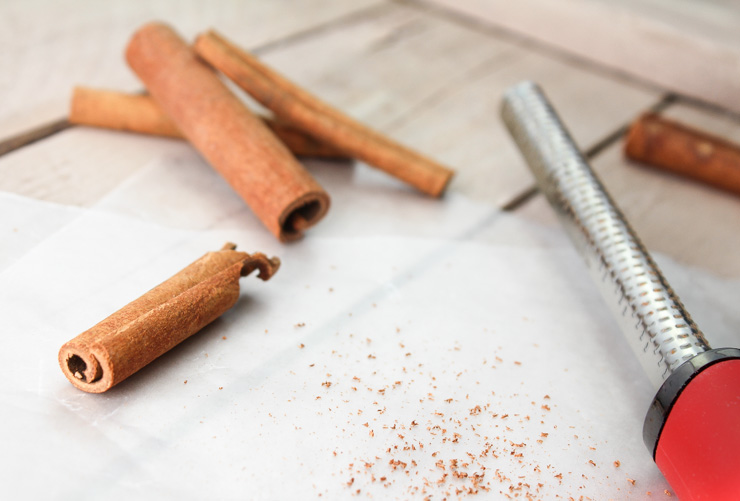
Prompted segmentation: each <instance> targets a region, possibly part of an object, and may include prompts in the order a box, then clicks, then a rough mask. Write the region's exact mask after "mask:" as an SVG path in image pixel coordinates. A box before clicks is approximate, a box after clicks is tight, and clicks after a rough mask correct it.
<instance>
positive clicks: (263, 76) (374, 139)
mask: <svg viewBox="0 0 740 501" xmlns="http://www.w3.org/2000/svg"><path fill="white" fill-rule="evenodd" d="M194 48H195V51H196V52H197V53H198V55H200V56H201V57H202V58H203V59H205V60H206V61H207V62H208V63H210V64H211V65H212V66H213V67H215V68H216V69H218V70H219V71H221V72H222V73H224V74H225V75H226V76H227V77H229V78H230V79H231V80H233V81H234V82H235V83H236V84H237V85H238V86H239V87H241V88H242V89H244V90H245V91H246V92H247V93H249V94H250V95H251V96H252V97H254V98H255V99H256V100H257V101H258V102H260V103H261V104H262V105H263V106H265V107H266V108H268V109H270V110H271V111H272V112H273V114H274V115H275V116H276V117H277V118H279V119H281V120H284V121H285V122H288V123H290V124H291V125H294V126H295V127H298V128H300V129H301V130H303V131H304V132H306V133H307V134H310V135H312V136H313V137H315V138H316V139H318V140H320V141H322V142H324V143H326V144H329V145H332V146H334V147H336V148H338V149H340V150H342V151H345V152H347V153H348V154H349V155H351V156H352V157H355V158H358V159H360V160H362V161H364V162H366V163H368V164H369V165H372V166H375V167H377V168H379V169H382V170H384V171H385V172H387V173H389V174H391V175H392V176H395V177H397V178H399V179H401V180H403V181H405V182H406V183H408V184H410V185H412V186H414V187H416V188H417V189H419V190H421V191H422V192H424V193H427V194H429V195H431V196H435V197H437V196H440V195H441V194H442V192H443V191H444V190H445V188H446V187H447V184H448V183H449V181H450V178H451V177H452V175H453V174H454V171H452V170H451V169H448V168H447V167H444V166H443V165H440V164H439V163H437V162H435V161H433V160H431V159H429V158H426V157H424V156H422V155H420V154H419V153H417V152H415V151H412V150H410V149H408V148H406V147H404V146H402V145H400V144H398V143H396V142H394V141H392V140H390V139H389V138H387V137H385V136H383V135H382V134H379V133H378V132H375V131H374V130H372V129H370V128H368V127H366V126H364V125H362V124H360V123H359V122H357V121H356V120H354V119H352V118H350V117H348V116H347V115H345V114H343V113H341V112H340V111H338V110H336V109H335V108H332V107H331V106H329V105H328V104H326V103H324V102H322V101H321V100H320V99H318V98H317V97H316V96H313V95H312V94H310V93H308V92H306V91H305V90H303V89H301V88H300V87H298V86H297V85H295V84H294V83H292V82H290V81H288V80H287V79H286V78H284V77H283V76H281V75H279V74H278V73H276V72H275V71H273V70H271V69H270V68H268V67H267V66H265V65H264V64H262V63H261V62H260V61H258V60H257V59H256V58H255V57H254V56H252V55H251V54H249V53H247V52H246V51H243V50H241V49H240V48H239V47H237V46H235V45H234V44H232V43H230V42H229V41H228V40H226V39H225V38H224V37H222V36H221V35H219V34H217V33H216V32H214V31H209V32H207V33H205V34H202V35H200V36H199V37H198V38H197V40H196V42H195V45H194Z"/></svg>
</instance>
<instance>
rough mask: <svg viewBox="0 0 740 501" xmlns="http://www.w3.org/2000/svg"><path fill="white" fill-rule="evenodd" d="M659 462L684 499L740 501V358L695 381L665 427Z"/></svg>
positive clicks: (710, 369)
mask: <svg viewBox="0 0 740 501" xmlns="http://www.w3.org/2000/svg"><path fill="white" fill-rule="evenodd" d="M655 462H656V463H657V464H658V467H659V468H660V470H661V471H662V472H663V475H664V476H665V478H666V480H668V483H670V484H671V487H673V490H674V491H675V493H676V495H677V496H678V498H679V499H680V500H681V501H693V500H704V499H706V500H712V501H724V500H728V501H729V500H732V501H737V500H740V360H738V359H734V360H723V361H720V362H718V363H715V364H713V365H711V366H709V367H707V368H706V369H704V370H702V371H701V372H700V373H699V374H697V375H696V376H695V377H693V378H692V379H691V381H690V382H689V383H688V385H687V386H686V387H685V388H684V389H683V390H682V391H681V393H680V395H679V396H678V398H677V400H676V401H675V402H674V403H673V406H672V408H671V410H670V413H669V414H668V418H667V419H666V421H665V424H664V425H663V429H662V431H661V432H660V438H659V440H658V444H657V448H656V450H655Z"/></svg>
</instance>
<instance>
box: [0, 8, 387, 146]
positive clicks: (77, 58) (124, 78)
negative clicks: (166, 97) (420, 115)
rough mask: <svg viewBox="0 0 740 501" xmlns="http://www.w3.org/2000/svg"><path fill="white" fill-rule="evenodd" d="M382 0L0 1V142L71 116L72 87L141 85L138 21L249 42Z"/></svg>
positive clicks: (273, 37)
mask: <svg viewBox="0 0 740 501" xmlns="http://www.w3.org/2000/svg"><path fill="white" fill-rule="evenodd" d="M378 4H382V2H381V1H380V0H310V1H305V0H304V1H300V2H297V1H289V0H259V1H256V0H251V1H248V2H238V1H228V2H226V1H224V2H221V1H219V2H206V1H201V0H186V1H181V0H152V1H147V2H131V1H127V0H112V1H106V2H99V1H95V0H70V1H65V2H48V1H44V0H8V1H4V2H2V3H0V47H2V50H0V140H1V139H3V138H6V137H9V136H12V135H15V134H18V133H20V132H22V131H24V130H27V129H29V128H31V127H35V126H38V125H41V124H43V123H45V122H49V121H52V120H56V119H59V118H61V117H63V116H65V115H66V114H67V108H68V102H69V99H70V95H71V90H72V87H73V86H74V85H88V86H91V87H110V88H118V89H121V90H136V89H138V88H140V87H141V84H140V83H139V82H138V80H137V79H136V77H135V76H134V75H133V74H132V72H131V71H130V70H129V68H128V67H127V65H126V63H125V61H124V58H123V53H124V49H125V47H126V44H127V42H128V39H129V38H130V36H131V35H132V33H133V32H134V30H136V28H138V27H139V26H140V25H142V24H144V23H146V22H148V21H152V20H163V21H165V22H168V23H170V24H172V25H173V26H174V27H175V28H176V29H177V30H178V31H179V32H180V33H181V34H182V35H183V36H185V37H188V38H192V37H193V36H194V35H195V34H196V33H198V32H201V31H204V30H206V29H208V28H211V27H213V28H216V29H218V30H220V31H222V32H224V33H225V34H227V35H228V36H229V37H231V38H233V39H234V40H235V41H237V42H238V43H240V44H243V45H244V46H246V47H255V46H260V45H265V44H268V43H273V42H277V41H279V40H281V39H283V38H285V37H288V36H290V35H294V34H296V33H299V32H302V31H305V30H308V29H310V28H312V27H316V26H319V25H323V24H325V23H327V22H330V21H332V20H336V19H339V18H341V17H342V16H346V15H350V14H351V13H354V12H360V11H362V10H363V9H366V8H368V7H370V6H373V5H378Z"/></svg>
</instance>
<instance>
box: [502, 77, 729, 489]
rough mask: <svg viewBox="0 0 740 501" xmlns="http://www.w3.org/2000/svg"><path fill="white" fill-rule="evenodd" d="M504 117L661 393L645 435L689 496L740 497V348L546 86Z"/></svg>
mask: <svg viewBox="0 0 740 501" xmlns="http://www.w3.org/2000/svg"><path fill="white" fill-rule="evenodd" d="M501 114H502V117H503V120H504V122H505V124H506V126H507V127H508V128H509V131H510V132H511V135H512V136H513V138H514V140H515V141H516V143H517V145H518V146H519V148H520V150H521V151H522V153H523V155H524V158H525V160H526V161H527V163H528V164H529V167H530V168H531V169H532V172H534V175H535V177H536V179H537V184H538V185H539V188H540V190H541V191H542V192H543V193H544V195H545V196H546V197H547V200H548V201H549V202H550V205H551V206H552V207H553V208H554V209H555V212H556V213H557V215H558V217H559V219H560V221H561V222H562V224H563V226H564V227H565V228H566V230H567V231H568V233H569V234H570V237H571V240H572V241H573V242H574V244H575V245H576V247H577V249H578V251H579V252H580V254H581V256H582V257H583V258H584V260H585V261H586V265H587V267H588V270H589V272H590V273H591V276H592V278H593V279H594V282H595V283H596V284H597V285H598V286H599V288H600V290H601V293H602V296H603V297H604V299H605V300H606V302H607V304H608V305H609V306H610V308H611V309H612V312H613V313H614V316H615V318H616V319H617V320H618V322H619V324H620V326H621V328H622V332H623V333H624V335H625V336H626V338H627V341H628V342H629V345H630V346H631V348H632V351H634V353H635V355H636V356H637V358H638V360H639V361H640V363H641V365H642V367H643V369H644V370H645V373H646V374H647V376H648V377H649V378H650V380H651V381H652V383H653V385H654V387H655V388H656V389H657V393H656V396H655V398H654V400H653V402H652V404H651V405H650V407H649V409H648V412H647V416H646V418H645V423H644V427H643V439H644V441H645V444H646V445H647V447H648V449H649V450H650V451H651V453H652V455H653V458H654V459H655V461H656V463H657V464H658V467H659V468H660V470H661V471H662V472H663V474H664V475H665V477H666V479H667V480H668V481H669V483H670V484H671V485H672V486H673V488H674V490H675V491H676V494H678V496H679V497H680V498H681V499H682V500H685V499H712V500H714V499H737V498H736V497H733V496H736V495H738V493H740V475H737V471H739V470H740V454H739V453H738V451H740V426H738V423H740V350H738V349H735V348H721V349H715V350H712V349H711V348H710V346H709V343H708V342H707V340H706V339H705V338H704V335H703V334H702V332H701V331H700V330H699V328H698V327H697V326H696V324H695V323H694V322H693V321H692V320H691V317H690V316H689V314H688V313H687V312H686V309H685V308H684V306H683V304H681V301H680V300H679V299H678V296H676V294H675V293H674V292H673V289H671V287H670V285H668V282H667V281H666V279H665V277H663V274H662V273H661V272H660V270H659V269H658V266H657V265H656V264H655V262H654V261H653V259H652V258H651V257H650V254H649V253H648V251H647V249H645V247H644V246H643V245H642V243H641V242H640V239H639V238H638V237H637V235H636V234H635V232H634V230H633V229H632V228H631V227H630V225H629V223H628V222H627V220H626V219H625V217H624V215H623V214H622V212H621V211H620V210H619V209H618V208H617V207H616V205H615V204H614V202H613V201H612V199H611V198H610V197H609V195H608V194H607V192H606V190H605V189H604V187H603V186H602V184H601V182H600V181H599V179H598V178H597V177H596V175H595V174H594V172H593V171H592V170H591V167H590V166H589V165H588V162H586V159H585V158H584V157H583V155H582V154H581V152H580V151H579V150H578V147H577V146H576V144H575V142H574V141H573V139H572V138H571V137H570V135H569V134H568V132H567V131H566V129H565V127H564V126H563V124H562V122H561V121H560V119H559V118H558V116H557V114H556V113H555V111H554V110H553V108H552V107H551V106H550V104H549V102H548V101H547V99H546V98H545V96H544V95H543V93H542V91H541V90H540V89H539V87H538V86H537V85H536V84H534V83H532V82H523V83H521V84H519V85H517V86H515V87H512V88H511V89H510V90H509V91H507V92H506V94H505V95H504V98H503V105H502V110H501Z"/></svg>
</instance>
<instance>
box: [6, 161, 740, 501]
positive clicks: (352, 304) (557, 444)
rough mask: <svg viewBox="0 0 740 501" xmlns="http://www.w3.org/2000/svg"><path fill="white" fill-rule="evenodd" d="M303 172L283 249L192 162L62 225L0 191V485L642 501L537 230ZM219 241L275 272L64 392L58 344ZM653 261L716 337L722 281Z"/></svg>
mask: <svg viewBox="0 0 740 501" xmlns="http://www.w3.org/2000/svg"><path fill="white" fill-rule="evenodd" d="M310 167H311V169H312V171H313V172H314V174H315V175H316V176H317V178H318V179H319V181H320V182H321V183H322V184H323V185H324V186H326V187H327V189H328V190H329V192H330V193H331V194H332V195H333V206H332V209H331V211H330V213H329V216H328V217H327V218H326V220H324V221H323V222H322V223H320V224H319V226H317V227H316V228H314V229H312V230H310V231H309V232H308V235H307V237H306V238H305V239H304V240H302V241H300V242H297V243H295V244H291V245H287V246H286V245H281V244H279V243H278V242H276V241H275V240H274V238H273V237H272V236H271V235H270V234H268V233H267V232H266V231H265V230H264V229H263V228H262V227H261V225H260V223H259V221H257V220H256V219H255V218H254V216H253V215H252V214H251V213H250V212H249V210H248V208H246V207H245V206H244V205H243V203H242V202H241V200H240V199H239V198H238V197H237V196H236V195H234V194H233V193H232V192H231V190H230V189H229V188H228V186H227V185H226V183H225V182H223V181H222V180H221V179H220V178H219V177H218V176H217V175H215V174H214V173H213V172H212V171H211V170H210V169H209V168H208V167H207V166H206V165H205V164H204V163H203V162H202V161H200V160H199V159H198V158H197V157H196V156H195V154H193V156H192V157H190V156H188V154H187V153H183V154H179V156H173V157H169V158H163V159H161V160H160V161H158V162H156V163H153V164H151V165H149V166H148V167H147V168H146V169H144V170H143V171H140V172H139V173H137V174H136V175H135V177H133V178H131V179H129V180H128V182H126V183H125V184H124V185H123V186H122V187H121V188H120V189H118V190H117V191H116V192H114V193H112V194H111V195H109V196H108V197H106V198H105V199H104V200H103V201H101V202H100V203H99V204H98V205H97V206H96V207H93V208H92V209H90V210H86V211H81V210H77V209H69V208H65V207H61V206H53V205H48V204H43V203H41V202H36V201H32V200H26V199H19V198H18V197H16V196H12V195H6V194H2V195H0V207H2V210H3V214H5V217H6V220H7V221H11V222H9V223H6V224H4V225H3V226H1V227H0V230H1V231H2V233H1V234H0V236H1V237H2V241H3V245H4V246H7V247H6V248H11V249H13V250H12V252H10V253H5V254H4V255H3V261H2V262H0V264H3V266H4V268H3V270H2V272H0V315H1V316H2V318H3V329H2V331H3V337H2V347H3V349H2V350H0V366H1V367H2V368H3V378H2V385H1V387H0V388H1V392H2V398H1V399H0V405H2V416H3V426H2V427H1V428H0V430H1V431H0V434H1V435H0V436H1V440H2V443H3V446H4V447H3V448H4V450H5V453H4V454H3V455H2V456H1V457H2V465H0V466H1V467H0V479H1V480H2V485H3V490H4V492H5V493H6V494H9V495H10V497H12V498H18V497H20V498H47V499H51V498H53V499H61V498H64V499H76V500H84V499H132V498H135V497H136V498H144V499H151V498H162V497H167V498H174V497H178V498H180V499H305V498H318V497H322V498H326V499H347V498H353V497H358V498H374V499H386V498H398V499H408V498H414V499H416V498H424V497H425V496H430V498H431V499H443V498H448V499H450V498H463V497H468V496H472V495H473V494H474V493H475V492H478V495H485V496H487V497H490V498H492V499H507V498H509V497H511V498H516V497H519V498H524V499H527V498H528V497H529V498H533V499H555V498H556V497H557V496H561V497H563V498H565V499H568V498H569V497H572V498H574V499H579V498H580V497H581V496H583V497H584V498H590V499H647V498H648V497H649V496H650V498H651V499H656V498H657V499H662V498H664V497H665V496H666V494H665V493H664V490H665V489H669V487H668V485H667V484H666V483H665V481H664V480H663V479H662V477H661V475H660V472H659V471H658V470H657V468H656V467H655V465H654V463H653V462H652V460H651V458H650V455H649V454H648V452H647V450H646V448H645V446H644V445H643V443H642V438H641V433H642V421H643V418H644V414H645V411H646V409H647V406H648V405H649V403H650V401H651V399H652V397H653V395H654V390H653V388H651V387H650V384H649V382H648V379H647V377H645V376H644V375H643V374H642V373H641V369H640V366H639V364H638V363H637V361H636V360H635V359H634V357H633V356H632V354H631V352H630V351H629V348H628V346H627V343H626V342H625V341H624V340H623V339H622V337H621V336H622V335H621V333H620V332H619V331H618V330H617V327H616V324H615V323H614V322H613V321H612V319H611V318H610V317H609V311H608V309H607V308H606V306H605V305H603V304H602V302H601V299H600V297H599V295H598V293H597V290H596V288H595V287H594V286H593V285H592V284H591V283H590V282H589V278H588V276H587V274H586V271H585V269H584V268H583V266H582V264H581V262H580V258H579V257H578V256H577V254H576V253H575V251H574V250H573V249H572V248H571V247H570V244H569V242H568V241H567V240H566V239H565V237H564V235H563V234H561V233H560V231H559V229H551V228H545V227H541V226H537V225H534V224H531V223H527V222H526V221H522V220H520V219H519V218H517V217H515V216H511V215H505V214H502V213H499V212H497V211H496V210H495V209H493V208H492V207H489V206H486V205H482V204H475V203H472V202H469V201H467V200H465V199H464V198H462V197H460V196H458V195H455V194H454V193H453V194H450V195H449V196H447V197H446V198H445V199H444V200H442V201H434V200H429V199H427V198H424V197H423V196H420V195H417V194H415V193H413V192H411V191H410V190H407V189H406V188H404V187H402V186H400V185H399V184H397V183H396V182H395V181H393V180H389V179H387V178H386V177H385V176H384V175H382V174H378V173H375V172H374V171H371V170H369V169H367V168H365V167H364V166H357V167H353V166H351V165H349V164H322V163H313V164H311V165H310ZM50 226H53V227H54V229H53V230H52V229H51V228H50ZM22 235H37V236H36V237H34V238H25V237H22ZM225 241H233V242H235V243H237V244H238V245H239V248H240V249H243V250H246V251H262V252H265V253H267V254H270V255H277V256H279V257H280V258H281V259H282V261H283V267H282V268H281V270H280V271H279V272H278V273H277V275H276V276H275V277H274V278H273V279H272V280H270V281H269V282H266V283H263V282H261V281H259V280H256V279H255V278H254V277H247V278H245V279H243V280H242V282H241V284H242V297H241V298H240V300H239V302H238V303H237V304H236V306H235V307H234V308H233V309H231V310H230V311H229V312H227V313H226V314H225V315H223V317H222V318H220V319H218V320H217V321H215V322H214V323H213V324H211V325H210V326H208V327H207V328H205V329H204V330H203V331H201V332H200V333H199V334H197V335H195V336H193V337H192V338H190V339H189V340H187V341H186V342H184V343H182V344H181V345H180V346H178V347H176V348H175V349H173V350H172V351H171V352H169V353H167V354H166V355H164V356H162V357H161V358H160V359H158V360H156V361H155V362H154V363H152V364H151V365H150V366H148V367H147V368H145V369H144V370H142V371H140V372H139V373H137V374H136V375H134V376H132V377H131V378H129V379H128V380H126V381H125V382H123V383H121V384H120V385H118V386H117V387H115V388H113V389H112V390H111V391H109V392H107V393H105V394H102V395H90V394H86V393H83V392H80V391H79V390H77V389H75V388H74V387H72V386H71V385H70V384H69V383H68V382H67V381H66V379H65V378H64V376H63V375H62V372H61V370H60V369H59V367H58V365H57V351H58V349H59V348H60V347H61V345H62V344H63V343H64V342H66V341H67V340H69V339H71V338H72V337H74V336H76V335H77V334H79V333H80V332H82V331H84V330H85V329H87V328H89V327H91V326H92V325H94V324H95V323H97V322H99V321H100V320H102V319H103V318H105V317H106V316H107V315H109V314H110V313H112V312H114V311H115V310H117V309H118V308H120V307H122V306H123V305H125V304H126V303H127V302H129V301H131V300H133V299H135V298H136V297H138V296H139V295H141V294H142V293H144V292H146V291H147V290H149V289H150V288H152V287H153V286H154V285H156V284H158V283H160V282H161V281H163V280H164V279H166V278H168V277H169V276H171V275H172V274H174V273H175V272H177V271H178V270H180V269H181V268H183V267H184V266H185V265H187V264H189V263H190V262H192V261H193V260H195V259H196V258H198V257H200V256H201V255H203V254H204V253H205V252H207V251H209V250H214V249H218V248H220V247H221V245H222V244H223V243H224V242H225ZM658 259H659V261H660V263H661V265H662V266H663V268H664V271H666V274H667V276H668V277H669V279H670V280H671V282H672V283H673V285H674V287H675V288H676V289H677V291H678V293H679V295H681V297H682V298H683V299H684V301H685V303H686V305H687V307H688V308H689V310H690V311H691V312H692V314H693V315H694V317H695V319H696V320H697V322H698V323H699V324H700V326H702V327H703V329H704V330H705V332H706V334H707V336H708V337H709V339H710V341H712V342H713V345H714V346H716V347H719V346H723V345H735V346H737V345H739V344H740V339H739V338H738V333H739V332H740V314H739V313H738V311H737V308H736V307H735V305H736V304H737V302H738V299H740V284H738V283H737V282H732V281H726V280H721V279H718V278H716V277H712V276H709V275H707V274H705V273H703V272H702V271H700V270H695V269H688V268H686V267H683V266H680V265H678V264H676V263H673V262H671V261H670V260H667V259H665V258H663V257H661V256H658ZM630 479H631V480H630ZM632 481H634V484H633V483H632ZM648 492H650V494H648Z"/></svg>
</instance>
